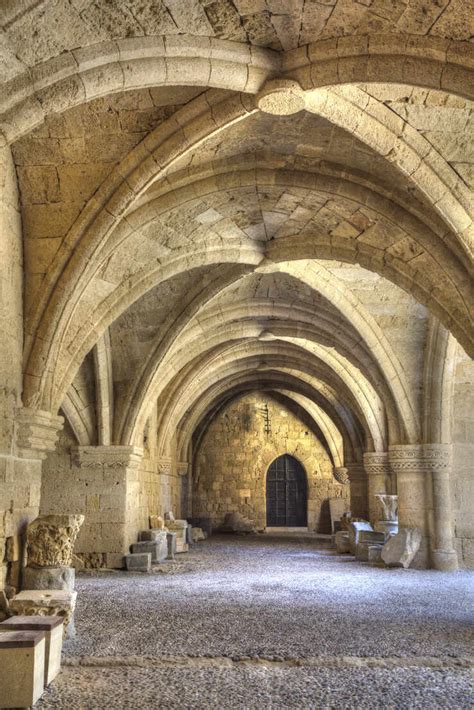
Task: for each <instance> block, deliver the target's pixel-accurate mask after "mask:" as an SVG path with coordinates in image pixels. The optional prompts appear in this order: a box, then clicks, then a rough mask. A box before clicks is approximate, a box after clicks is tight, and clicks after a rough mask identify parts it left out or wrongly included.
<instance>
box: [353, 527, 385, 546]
mask: <svg viewBox="0 0 474 710" xmlns="http://www.w3.org/2000/svg"><path fill="white" fill-rule="evenodd" d="M386 541H387V536H386V535H385V533H383V532H374V531H372V530H361V531H360V532H359V537H358V543H361V544H362V543H365V544H373V545H385V543H386Z"/></svg>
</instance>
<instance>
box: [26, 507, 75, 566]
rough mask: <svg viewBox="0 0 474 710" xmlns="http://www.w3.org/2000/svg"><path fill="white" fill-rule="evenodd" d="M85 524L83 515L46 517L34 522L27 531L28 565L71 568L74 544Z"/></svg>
mask: <svg viewBox="0 0 474 710" xmlns="http://www.w3.org/2000/svg"><path fill="white" fill-rule="evenodd" d="M83 522H84V516H83V515H45V516H43V517H40V518H36V520H33V522H32V523H30V524H29V525H28V528H27V531H26V554H27V558H28V564H29V565H32V566H35V567H70V566H71V565H72V554H73V550H74V543H75V541H76V538H77V536H78V534H79V530H80V528H81V525H82V523H83Z"/></svg>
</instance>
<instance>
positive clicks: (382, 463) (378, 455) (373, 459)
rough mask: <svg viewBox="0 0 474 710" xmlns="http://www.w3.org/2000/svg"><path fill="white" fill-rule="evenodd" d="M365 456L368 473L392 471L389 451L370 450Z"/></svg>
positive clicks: (381, 473) (376, 473)
mask: <svg viewBox="0 0 474 710" xmlns="http://www.w3.org/2000/svg"><path fill="white" fill-rule="evenodd" d="M363 458H364V468H365V471H366V473H367V475H369V476H370V475H385V474H387V473H389V472H390V461H389V458H388V451H375V452H374V451H369V452H366V453H365V454H364V457H363Z"/></svg>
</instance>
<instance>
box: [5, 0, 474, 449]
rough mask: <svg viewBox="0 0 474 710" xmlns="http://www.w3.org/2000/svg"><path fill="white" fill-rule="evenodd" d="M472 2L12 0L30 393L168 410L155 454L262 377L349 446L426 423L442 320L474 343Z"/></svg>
mask: <svg viewBox="0 0 474 710" xmlns="http://www.w3.org/2000/svg"><path fill="white" fill-rule="evenodd" d="M469 6H470V3H466V2H457V1H456V0H451V1H450V2H449V1H448V0H440V1H439V2H436V3H421V2H417V1H416V2H409V1H407V0H400V1H398V0H395V1H393V2H390V3H387V2H385V1H383V0H380V1H379V0H361V1H360V2H349V1H348V0H329V1H327V2H326V1H325V2H310V0H251V1H250V0H234V1H233V2H232V1H231V0H174V1H173V2H168V1H167V0H163V1H162V2H154V3H148V2H140V3H137V2H135V1H134V0H130V1H128V2H118V1H117V2H98V1H97V0H96V1H94V2H92V1H89V0H45V1H41V0H40V1H39V2H38V1H37V0H36V1H35V2H28V0H24V1H22V2H17V1H16V0H12V1H6V2H4V3H3V5H2V8H1V9H0V19H1V22H2V26H3V34H2V38H1V42H2V44H1V51H0V66H2V69H3V71H2V76H3V79H4V82H5V83H4V88H5V93H4V99H3V100H2V102H1V105H0V114H1V117H0V126H1V128H2V131H3V134H4V136H5V139H6V140H7V141H8V142H10V143H11V145H12V153H13V158H14V163H15V169H16V174H17V177H18V185H19V193H20V203H21V214H22V225H23V237H24V258H25V273H26V289H25V311H26V325H25V338H26V362H27V368H26V375H25V396H26V401H27V402H30V403H39V404H40V406H41V407H42V408H43V409H52V410H57V408H59V407H62V408H63V411H64V412H65V413H66V415H67V417H68V419H69V420H70V422H71V424H72V426H73V429H74V432H75V435H76V437H77V439H78V441H79V442H80V443H82V444H88V443H92V444H94V443H103V442H104V441H108V442H110V441H115V442H116V443H122V444H125V443H127V444H128V443H134V444H140V443H141V442H142V438H143V431H144V429H145V426H146V422H147V420H148V418H149V416H150V414H151V412H152V411H153V410H155V411H158V415H157V416H158V419H157V436H158V438H159V440H160V442H161V443H160V446H161V452H162V454H163V455H170V445H171V443H170V442H171V441H172V440H175V439H179V447H180V451H181V455H185V452H186V449H187V446H188V445H189V444H190V442H191V439H192V434H193V431H194V429H195V428H196V427H201V426H202V420H203V417H204V420H206V416H211V413H212V412H215V411H216V407H217V406H218V405H219V403H220V402H223V401H227V399H228V398H229V397H231V396H233V395H238V393H239V392H241V391H246V390H248V389H249V388H251V387H259V386H260V387H264V386H265V387H267V388H269V389H270V390H271V391H273V392H276V393H280V395H279V396H283V395H282V394H281V393H282V392H286V393H287V394H288V392H292V393H293V395H292V396H294V397H295V398H296V399H295V402H298V403H299V404H298V406H303V407H306V408H307V410H308V411H309V409H311V406H314V407H316V408H318V407H319V410H318V411H324V413H325V414H324V416H325V417H327V418H329V419H328V420H329V421H331V422H332V426H334V427H335V431H337V432H338V436H339V437H342V438H341V441H344V442H345V447H346V452H345V455H346V458H347V457H349V458H351V457H353V458H355V459H356V458H358V457H359V458H360V455H361V451H363V450H371V449H375V450H384V449H386V448H387V446H388V444H389V443H391V444H397V443H404V442H415V441H418V440H420V438H422V436H423V434H422V428H423V424H422V419H423V412H424V410H425V408H426V402H425V401H424V394H423V369H424V367H425V359H426V344H427V340H428V334H429V332H431V331H430V329H433V327H434V325H433V324H434V323H435V324H438V326H439V323H438V319H439V321H440V322H441V323H442V324H443V326H444V327H446V328H447V329H448V330H450V331H452V333H453V334H454V336H455V337H456V338H457V339H458V340H459V342H460V343H461V345H462V346H463V347H464V348H465V349H466V350H468V351H469V352H470V353H471V354H472V352H474V346H473V341H474V337H473V333H472V320H471V319H472V310H471V308H472V280H471V276H472V260H471V256H472V213H473V206H472V194H471V191H470V190H471V188H472V182H473V158H474V156H473V153H472V141H471V140H470V133H472V120H473V118H472V116H473V113H472V106H473V104H472V101H471V100H470V98H469V97H471V96H472V85H469V83H466V82H465V81H464V79H465V77H466V74H465V73H464V72H465V71H466V67H467V66H468V64H469V56H471V50H472V45H471V44H470V42H469V41H468V40H469V39H470V37H471V34H472V29H473V27H472V16H473V15H472V14H471V13H470V10H469ZM471 9H473V8H472V7H471ZM344 38H349V39H344ZM310 43H311V44H310ZM257 48H259V49H257ZM298 48H300V49H298ZM279 76H282V77H283V78H284V81H288V79H290V80H292V81H295V80H296V81H298V82H299V84H300V85H301V86H302V87H303V89H304V99H302V100H303V104H302V106H301V109H302V110H300V111H299V112H296V113H293V114H292V115H274V114H275V113H278V111H276V112H273V113H268V112H266V110H265V109H263V110H260V109H262V107H263V103H259V102H260V97H261V96H262V91H263V93H264V92H265V90H266V89H265V87H267V86H269V85H270V84H271V81H272V80H273V79H274V78H275V77H279ZM388 82H390V83H388ZM285 86H286V89H287V88H288V86H287V85H285ZM285 86H284V87H283V89H284V90H286V89H285ZM295 91H296V93H297V94H298V92H299V91H300V88H299V87H297V89H295ZM290 93H291V92H290ZM298 96H300V94H298ZM300 98H301V97H300ZM285 113H286V111H285V110H283V111H280V114H285ZM439 327H442V326H439ZM287 394H285V395H284V396H287ZM226 398H227V399H226ZM311 403H312V405H311ZM219 406H220V405H219ZM104 408H105V410H106V412H107V416H105V415H104V411H102V410H103V409H104ZM313 414H314V412H313ZM315 426H316V427H319V426H320V423H319V424H318V422H316V423H315ZM318 431H320V429H318ZM179 432H181V433H180V434H179ZM183 432H184V433H183ZM341 432H342V433H341ZM341 455H342V456H343V454H341Z"/></svg>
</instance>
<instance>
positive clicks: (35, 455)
mask: <svg viewBox="0 0 474 710" xmlns="http://www.w3.org/2000/svg"><path fill="white" fill-rule="evenodd" d="M16 421H17V431H16V446H17V453H18V456H19V457H20V458H25V459H45V458H46V456H47V455H48V453H49V452H50V451H54V449H55V447H56V442H57V440H58V434H59V432H60V431H61V429H62V428H63V425H64V418H63V417H60V416H58V415H56V414H51V412H46V411H43V410H40V409H31V408H28V407H21V408H20V409H19V410H18V412H17V417H16Z"/></svg>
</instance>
